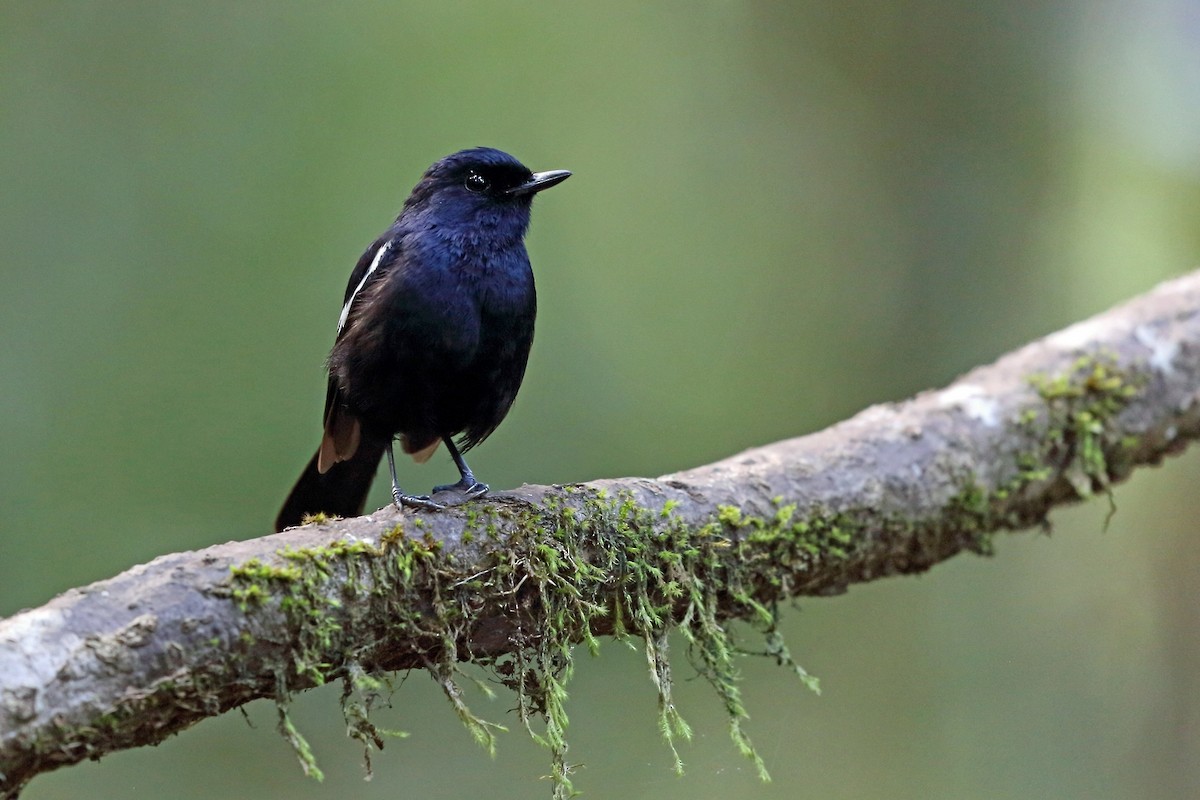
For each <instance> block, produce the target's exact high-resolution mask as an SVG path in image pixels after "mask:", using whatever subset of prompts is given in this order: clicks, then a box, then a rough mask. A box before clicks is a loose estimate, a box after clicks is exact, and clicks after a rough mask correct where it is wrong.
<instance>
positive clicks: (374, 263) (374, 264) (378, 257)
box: [337, 239, 392, 334]
mask: <svg viewBox="0 0 1200 800" xmlns="http://www.w3.org/2000/svg"><path fill="white" fill-rule="evenodd" d="M391 249H392V240H391V239H388V240H387V241H386V242H384V243H383V244H381V245H379V249H378V250H376V251H375V258H373V259H371V266H369V267H367V274H366V275H363V276H362V280H361V281H359V282H358V286H355V287H354V292H353V293H352V294H351V295H350V297H349V299H348V300H346V305H344V306H342V315H341V316H340V317H338V326H337V332H338V333H339V334H340V333H341V332H342V328H344V327H345V326H346V319H347V318H348V317H349V316H350V306H352V305H354V298H356V297H358V293H359V292H361V291H362V288H363V287H364V286H366V285H367V280H369V279H370V277H371V273H372V272H374V271H375V270H376V269H377V268H378V267H379V262H380V261H383V257H384V256H385V255H387V253H388V251H389V250H391Z"/></svg>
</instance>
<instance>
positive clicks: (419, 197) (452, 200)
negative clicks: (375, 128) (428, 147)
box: [401, 147, 571, 237]
mask: <svg viewBox="0 0 1200 800" xmlns="http://www.w3.org/2000/svg"><path fill="white" fill-rule="evenodd" d="M569 177H571V173H570V172H568V171H566V170H552V171H549V172H532V171H531V170H530V169H529V168H528V167H526V166H525V165H524V164H522V163H521V162H520V161H518V160H517V159H515V158H513V157H512V156H510V155H509V154H508V153H505V152H502V151H500V150H495V149H493V148H490V147H475V148H472V149H470V150H460V151H459V152H457V153H454V154H453V155H449V156H446V157H445V158H443V159H442V160H440V161H438V162H437V163H435V164H434V165H433V166H431V167H430V168H429V169H428V170H427V171H426V172H425V175H424V176H422V178H421V180H420V181H419V182H418V183H417V185H416V186H415V187H414V188H413V191H412V194H411V195H409V198H408V200H407V201H405V203H404V212H403V213H402V214H401V216H402V217H404V216H408V215H410V214H412V215H416V216H419V217H421V218H422V221H423V223H424V224H425V225H426V226H429V225H437V226H446V227H450V228H459V227H466V228H473V229H493V230H495V229H498V228H502V227H507V228H509V229H511V231H512V233H513V234H515V235H516V236H518V237H519V236H523V235H524V233H525V229H526V228H527V227H528V226H529V209H530V206H531V205H532V203H533V196H534V195H535V194H537V193H538V192H540V191H542V190H543V189H549V188H550V187H551V186H555V185H557V184H559V183H562V182H563V181H565V180H566V179H567V178H569ZM497 232H500V231H497Z"/></svg>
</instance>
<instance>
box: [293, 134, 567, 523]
mask: <svg viewBox="0 0 1200 800" xmlns="http://www.w3.org/2000/svg"><path fill="white" fill-rule="evenodd" d="M570 176H571V173H570V172H569V171H567V170H550V171H548V172H532V171H531V170H530V169H529V168H528V167H526V166H525V165H523V164H522V163H521V162H520V161H518V160H517V159H516V158H514V157H513V156H511V155H509V154H508V153H505V152H503V151H500V150H496V149H494V148H490V147H475V148H471V149H468V150H461V151H459V152H457V153H454V154H452V155H449V156H446V157H445V158H443V159H441V160H439V161H437V162H435V163H434V164H433V165H432V166H431V167H430V168H429V169H428V170H427V171H426V172H425V174H424V175H423V176H422V177H421V179H420V180H419V181H418V182H417V184H416V186H415V187H414V188H413V190H412V193H411V194H410V195H409V196H408V199H407V200H405V202H404V205H403V207H402V208H401V211H400V214H399V216H397V217H396V220H395V221H394V222H393V223H392V224H391V225H390V226H389V227H388V229H387V230H386V231H384V232H383V234H382V235H381V236H379V238H377V239H376V240H375V241H374V242H372V243H371V246H370V247H368V248H367V249H366V251H365V252H364V253H363V254H362V257H361V258H359V260H358V263H357V265H356V266H355V267H354V271H353V272H352V273H351V274H350V280H349V282H348V283H347V285H346V295H345V299H344V301H343V305H342V311H341V315H340V316H339V317H338V322H337V332H336V335H335V337H334V343H333V349H332V350H331V351H330V354H329V359H328V361H327V365H326V366H327V370H328V385H327V388H326V393H325V414H324V431H323V434H322V436H321V444H320V447H318V448H317V452H316V453H315V454H314V455H313V457H312V458H311V459H310V460H309V462H308V465H307V466H306V467H305V469H304V472H303V473H302V474H301V475H300V478H299V480H298V481H297V482H296V485H295V486H294V488H293V489H292V491H291V493H290V494H289V495H288V497H287V500H286V501H285V502H284V504H283V508H282V509H281V510H280V512H279V514H278V516H277V517H276V519H275V530H276V531H282V530H284V529H285V528H289V527H293V526H296V525H300V524H303V521H304V519H305V517H307V516H309V515H315V514H318V513H321V514H325V515H328V516H340V517H353V516H358V515H360V514H361V513H362V511H363V507H364V505H365V503H366V498H367V492H368V490H369V489H370V486H371V483H372V481H373V480H374V476H375V472H376V470H377V469H378V467H379V463H380V461H381V459H382V457H383V455H384V454H386V455H387V460H388V468H389V470H390V472H391V479H392V500H393V502H394V503H395V504H396V506H397V507H398V508H403V507H405V506H409V507H413V508H421V509H427V510H440V509H441V508H443V505H442V504H441V503H438V502H435V501H434V500H433V499H431V497H430V496H429V495H413V494H408V493H406V492H404V491H403V490H402V489H401V488H400V484H399V481H398V480H397V478H396V461H395V455H394V453H393V443H394V442H395V440H396V439H399V441H400V446H401V448H402V450H403V451H404V452H405V453H407V454H408V455H410V456H412V458H413V459H414V460H415V461H417V462H418V463H424V462H425V461H427V460H429V458H430V457H431V456H432V455H433V453H434V452H435V451H436V450H437V449H438V447H439V446H440V445H443V444H444V445H445V446H446V450H447V451H449V453H450V457H451V458H452V459H453V460H454V464H455V466H456V467H457V468H458V472H459V480H458V482H457V483H454V484H448V485H445V486H435V487H434V489H433V494H434V495H436V494H438V493H439V492H442V491H446V490H457V491H458V492H460V493H462V494H463V495H465V496H466V498H468V499H473V498H478V497H482V496H483V495H485V494H487V492H488V491H489V488H488V486H487V484H484V483H481V482H480V481H478V480H477V479H476V478H475V475H474V473H472V471H471V469H470V467H468V466H467V462H466V460H465V459H464V458H463V453H465V452H466V451H468V450H470V449H471V448H472V447H474V446H476V445H478V444H479V443H480V442H482V441H483V440H484V439H486V438H487V437H488V436H489V435H490V434H491V433H492V432H493V431H495V430H496V427H497V426H498V425H499V424H500V423H501V421H503V419H504V417H505V416H506V415H507V414H508V411H509V409H510V408H511V407H512V404H513V400H514V399H515V398H516V396H517V390H518V389H519V388H520V386H521V381H522V379H523V378H524V375H525V366H526V364H527V362H528V360H529V350H530V347H531V346H532V344H533V329H534V320H535V318H536V316H537V295H536V291H535V288H534V280H533V271H532V269H531V267H530V263H529V254H528V252H527V251H526V249H525V234H526V231H527V230H528V229H529V220H530V211H531V208H532V205H533V198H534V196H535V195H537V193H538V192H541V191H544V190H546V189H549V188H550V187H551V186H556V185H558V184H559V183H562V182H563V181H565V180H566V179H567V178H569V177H570Z"/></svg>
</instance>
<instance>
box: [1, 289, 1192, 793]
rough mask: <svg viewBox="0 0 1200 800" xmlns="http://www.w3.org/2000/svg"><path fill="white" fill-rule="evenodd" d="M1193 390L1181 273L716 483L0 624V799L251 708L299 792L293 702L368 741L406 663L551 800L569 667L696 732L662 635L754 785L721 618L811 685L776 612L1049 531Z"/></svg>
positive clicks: (462, 512)
mask: <svg viewBox="0 0 1200 800" xmlns="http://www.w3.org/2000/svg"><path fill="white" fill-rule="evenodd" d="M1198 398H1200V273H1196V274H1192V275H1189V276H1186V277H1184V278H1180V279H1178V280H1175V281H1172V282H1170V283H1167V284H1164V285H1162V286H1160V287H1158V288H1157V289H1155V290H1154V291H1152V292H1150V293H1149V294H1146V295H1144V296H1142V297H1140V298H1138V299H1136V300H1134V301H1132V302H1130V303H1127V304H1126V305H1124V306H1121V307H1119V308H1116V309H1114V310H1112V311H1109V312H1107V313H1105V314H1101V315H1099V316H1097V317H1095V318H1093V319H1091V320H1088V321H1086V322H1083V323H1079V324H1077V325H1074V326H1072V327H1070V328H1068V329H1066V330H1064V331H1061V332H1059V333H1057V334H1054V335H1052V336H1049V337H1047V338H1045V339H1043V340H1041V341H1039V342H1035V343H1033V344H1031V345H1029V346H1027V347H1025V348H1023V349H1021V350H1019V351H1017V352H1015V353H1012V354H1010V355H1008V356H1006V357H1004V358H1002V359H1001V360H999V361H998V362H996V363H995V364H992V365H990V366H987V367H981V368H979V369H976V370H975V371H973V372H971V373H969V374H967V375H965V376H964V377H962V378H961V379H959V380H958V381H956V382H955V383H954V384H953V385H951V386H950V387H948V388H946V389H942V390H939V391H930V392H925V393H923V394H921V395H919V396H917V397H915V398H913V399H911V400H909V401H906V402H903V403H898V404H891V405H882V406H876V407H873V408H869V409H867V410H866V411H863V412H862V413H861V414H859V415H857V416H855V417H854V418H852V419H850V420H848V421H846V422H843V423H841V424H839V425H835V426H833V427H831V428H829V429H827V430H825V431H822V432H820V433H816V434H813V435H811V436H805V437H802V438H798V439H793V440H790V441H785V442H779V443H777V444H773V445H770V446H767V447H762V448H758V449H755V450H750V451H747V452H745V453H742V454H741V455H738V456H735V457H733V458H730V459H727V460H725V461H721V462H719V463H716V464H712V465H709V466H705V467H700V468H697V469H693V470H688V471H685V472H680V473H676V474H674V475H667V476H663V477H661V478H658V479H653V480H652V479H646V478H626V479H621V480H600V481H593V482H590V483H585V484H578V485H572V486H525V487H522V488H520V489H518V490H515V491H511V492H504V493H499V494H496V495H493V496H492V497H490V498H488V499H486V500H483V501H480V502H473V503H469V504H466V505H462V506H457V507H453V508H450V509H448V510H446V511H444V512H440V513H411V512H406V513H403V514H400V513H397V512H396V511H395V510H394V509H390V508H389V509H384V510H381V511H379V512H377V513H375V514H373V515H371V516H367V517H362V518H359V519H353V520H324V521H319V522H315V523H313V524H310V525H307V526H305V527H303V528H298V529H294V530H290V531H286V532H284V533H281V534H276V535H272V536H266V537H263V538H261V539H255V540H252V541H246V542H233V543H229V544H224V545H218V546H215V547H211V548H208V549H206V550H202V551H199V552H188V553H178V554H174V555H166V556H162V557H160V558H158V559H155V560H154V561H152V562H150V563H148V564H144V565H141V566H137V567H134V568H132V569H130V570H128V571H127V572H125V573H122V574H121V575H118V576H116V577H115V578H112V579H111V580H107V581H102V582H99V583H95V584H92V585H91V586H87V587H84V588H81V589H74V590H71V591H68V592H66V593H64V594H62V595H60V596H59V597H57V598H55V599H54V600H52V601H50V602H49V603H47V604H46V605H45V606H42V607H41V608H37V609H34V610H30V611H24V612H21V613H19V614H17V615H15V616H13V617H10V618H8V619H6V620H3V621H0V643H2V646H0V794H2V795H4V796H6V797H11V796H15V795H16V794H17V792H18V791H19V790H20V788H21V787H22V786H23V785H24V784H25V783H26V782H27V781H28V780H29V779H30V778H32V777H33V776H34V775H36V774H38V773H41V772H45V771H48V770H51V769H54V768H56V767H59V766H63V765H66V764H71V763H74V762H77V761H80V760H82V759H84V758H96V757H99V756H102V755H104V754H106V753H110V752H113V751H115V750H119V749H122V748H128V747H136V746H140V745H146V744H152V743H155V742H158V741H161V740H162V739H164V738H165V737H167V736H168V735H170V734H172V733H175V732H178V731H180V730H182V729H183V728H186V727H187V726H189V725H191V724H193V723H195V722H197V721H198V720H200V719H203V718H205V717H209V716H214V715H216V714H220V713H222V712H224V711H226V710H228V709H230V708H234V707H237V706H239V705H241V704H243V703H245V702H247V701H249V700H252V699H255V698H260V697H267V698H274V699H275V700H276V701H277V703H278V704H279V707H280V729H281V731H282V732H283V733H284V735H285V736H286V738H287V739H288V740H289V741H291V742H292V743H293V746H294V748H295V750H296V752H297V754H298V756H299V757H300V758H301V761H302V763H303V764H304V767H305V769H306V770H307V771H309V772H310V774H313V775H319V771H318V770H317V769H316V765H315V763H313V760H312V756H311V754H310V753H309V751H308V748H307V745H306V744H305V742H304V738H303V736H302V735H301V733H300V732H299V731H298V730H296V728H295V727H294V726H293V725H292V723H291V721H290V720H289V719H288V716H287V712H286V708H287V700H288V698H289V697H290V696H291V695H292V694H293V693H294V692H296V691H299V690H303V689H305V688H309V687H312V686H316V685H319V684H322V683H325V682H327V681H331V680H338V679H340V680H342V681H343V683H344V686H345V691H344V694H343V705H344V710H345V711H346V719H347V724H348V727H349V730H350V733H351V735H352V736H353V737H354V738H355V739H357V740H359V741H361V742H363V743H364V746H365V747H368V748H370V747H379V746H381V745H382V742H383V737H384V735H385V734H387V732H386V731H380V730H378V729H376V728H375V727H374V726H373V725H372V724H371V722H370V719H369V710H370V706H371V702H372V700H373V699H374V698H375V697H376V695H377V693H378V691H379V690H380V688H381V686H382V685H383V684H382V683H381V676H384V675H385V674H386V672H387V671H391V670H404V669H411V668H424V669H428V670H430V671H431V672H432V673H433V675H434V676H435V677H436V679H437V680H438V683H439V684H440V685H441V686H442V687H443V688H444V689H445V692H446V695H447V697H448V698H449V699H450V701H451V704H452V707H453V709H454V711H455V712H456V713H457V714H458V715H459V716H460V717H461V718H462V720H463V722H464V723H465V724H466V725H467V727H468V728H469V729H470V731H471V732H472V734H474V735H475V737H476V738H477V739H478V740H479V741H480V743H481V744H482V745H483V746H484V747H486V748H491V747H492V746H493V743H494V740H495V733H496V731H497V730H500V726H498V725H496V724H494V723H491V722H488V721H485V720H483V719H480V718H479V717H477V716H476V715H475V714H474V712H473V711H472V710H471V709H470V708H469V707H468V706H467V704H466V703H465V702H464V700H463V696H462V692H461V691H460V690H459V681H460V680H461V677H462V673H461V672H460V670H459V665H461V664H463V663H468V662H472V663H477V664H482V665H484V666H485V667H486V668H488V669H490V670H491V671H492V673H493V675H494V676H495V677H497V678H498V679H499V680H500V681H501V682H502V683H504V684H506V685H507V686H509V687H510V688H511V689H512V690H513V691H514V692H515V694H516V696H517V697H518V699H519V716H520V720H521V722H522V724H523V725H524V726H525V727H526V728H527V730H529V732H530V733H531V734H532V735H534V736H535V737H536V738H537V739H538V741H541V742H543V743H544V744H545V745H546V746H547V747H548V748H549V749H550V750H551V753H552V758H551V761H552V771H553V777H554V779H555V791H556V793H557V794H559V795H561V796H565V795H567V794H569V792H570V779H569V776H570V773H571V764H570V763H569V762H568V760H567V746H566V742H567V739H566V731H567V717H566V714H565V706H564V700H565V697H566V692H565V686H566V683H567V681H568V679H569V678H570V675H571V670H572V650H573V648H574V647H575V646H576V645H578V644H580V643H583V644H586V645H587V646H588V647H589V648H591V649H593V650H594V649H596V648H597V647H598V646H599V638H600V637H605V636H616V637H622V638H628V639H630V640H631V641H636V642H637V643H638V644H639V646H640V647H644V648H645V651H646V656H647V662H648V665H649V669H650V678H651V681H652V682H653V684H654V686H655V687H656V688H657V690H658V693H659V713H660V726H661V729H662V732H663V735H664V737H665V738H666V739H667V740H668V742H670V741H671V740H672V739H673V738H675V737H683V738H686V737H687V736H689V735H690V729H689V728H688V726H687V723H686V722H685V721H684V720H683V718H682V717H681V716H680V715H679V713H678V710H677V709H676V708H675V706H674V704H673V702H672V694H671V669H670V663H669V660H668V655H669V654H668V651H667V643H668V637H667V634H668V633H669V632H670V631H672V630H678V631H680V632H681V633H682V637H681V638H680V641H681V642H682V643H683V644H685V645H686V646H687V648H688V650H689V652H688V656H689V658H690V660H691V661H692V663H693V664H694V665H696V667H697V668H698V669H699V670H700V672H701V673H702V674H703V675H704V676H705V677H706V678H707V679H708V680H709V682H710V683H711V684H712V686H713V687H714V689H715V690H716V691H717V692H718V694H719V695H720V697H721V698H722V701H723V702H724V704H725V707H726V708H727V709H728V711H729V714H730V720H731V729H730V730H731V735H732V737H733V739H734V742H735V744H736V746H737V747H738V748H739V749H740V750H742V751H743V752H744V753H745V754H746V755H747V756H749V757H750V758H752V759H754V760H755V762H756V763H758V764H759V766H760V769H763V767H762V763H761V761H759V760H758V756H757V755H756V754H755V751H754V748H753V746H752V745H751V743H750V741H749V739H748V738H747V736H746V733H745V732H744V731H743V730H742V726H741V718H742V716H743V715H744V711H743V709H742V702H741V697H740V694H739V690H738V683H737V671H736V668H735V665H734V660H733V659H734V657H735V656H736V654H737V653H738V652H739V650H738V647H737V645H736V643H735V642H734V641H733V638H732V636H731V629H730V626H729V622H730V621H731V620H745V621H746V622H748V623H749V624H750V626H751V627H752V628H753V629H754V630H756V631H757V632H759V633H761V634H762V635H763V637H764V649H765V652H766V653H767V654H768V655H770V656H772V657H774V658H776V660H778V662H779V663H780V664H782V665H784V666H787V667H790V668H792V669H794V670H796V672H797V675H799V676H800V678H801V679H802V681H803V682H804V683H806V684H808V685H810V686H811V687H815V681H814V679H812V678H811V677H810V676H808V675H807V673H805V672H804V671H803V669H801V668H800V667H799V666H798V665H797V664H796V663H795V662H794V661H793V660H792V656H791V655H790V654H789V653H788V650H787V647H786V645H785V644H784V643H783V641H782V639H781V637H780V636H779V634H778V631H777V630H776V624H775V623H776V604H777V603H779V602H780V601H784V600H787V599H788V598H791V597H795V596H798V595H827V594H834V593H837V592H841V591H845V589H846V588H847V587H848V586H849V585H850V584H852V583H856V582H861V581H869V580H875V579H877V578H881V577H884V576H887V575H895V574H901V573H911V572H918V571H922V570H926V569H928V568H930V567H931V566H933V565H934V564H936V563H938V562H939V561H942V560H944V559H946V558H949V557H950V556H952V555H954V554H956V553H958V552H960V551H962V550H971V551H974V552H980V553H987V552H989V550H990V537H991V536H992V535H993V534H994V533H996V532H997V531H1003V530H1015V529H1020V528H1027V527H1030V526H1038V525H1043V524H1045V519H1046V514H1047V513H1048V512H1049V511H1050V509H1051V508H1053V507H1054V506H1056V505H1058V504H1062V503H1067V502H1073V501H1077V500H1080V499H1084V498H1087V497H1089V496H1091V495H1092V494H1094V493H1097V492H1106V491H1107V490H1108V489H1109V487H1110V486H1111V485H1112V484H1113V483H1115V482H1117V481H1120V480H1122V479H1124V478H1125V477H1127V476H1128V475H1129V473H1130V472H1131V471H1132V469H1133V468H1134V467H1135V466H1138V465H1142V464H1153V463H1156V462H1158V461H1159V460H1160V459H1161V458H1162V457H1163V456H1164V455H1166V454H1168V453H1172V452H1176V451H1179V450H1181V449H1182V448H1183V447H1184V446H1185V445H1186V443H1187V442H1189V441H1191V440H1193V439H1195V438H1196V437H1197V436H1198V435H1200V403H1197V399H1198ZM671 746H672V747H674V745H671ZM763 774H764V776H765V769H763Z"/></svg>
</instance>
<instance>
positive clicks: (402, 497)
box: [392, 491, 445, 511]
mask: <svg viewBox="0 0 1200 800" xmlns="http://www.w3.org/2000/svg"><path fill="white" fill-rule="evenodd" d="M392 502H393V503H395V504H396V508H398V509H400V510H401V511H403V510H404V507H405V506H408V507H409V508H420V509H424V510H425V511H441V510H443V509H444V508H445V506H444V505H442V504H441V503H435V502H433V501H432V500H430V499H429V495H427V494H404V493H403V492H398V491H393V492H392Z"/></svg>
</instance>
